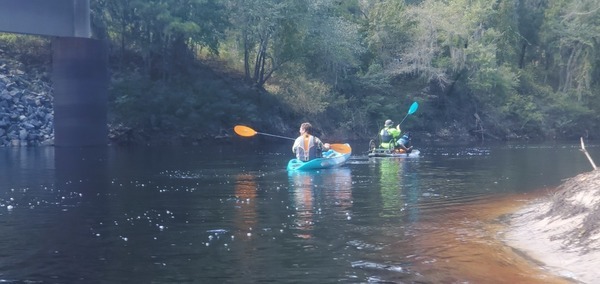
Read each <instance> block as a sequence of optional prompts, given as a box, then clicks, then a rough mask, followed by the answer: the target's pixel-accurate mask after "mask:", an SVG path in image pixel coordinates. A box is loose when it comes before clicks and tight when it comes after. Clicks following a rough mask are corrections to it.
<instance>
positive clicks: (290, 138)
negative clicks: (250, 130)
mask: <svg viewBox="0 0 600 284" xmlns="http://www.w3.org/2000/svg"><path fill="white" fill-rule="evenodd" d="M256 134H260V135H266V136H271V137H277V138H283V139H288V140H292V141H295V140H296V139H294V138H292V137H285V136H279V135H275V134H268V133H262V132H256Z"/></svg>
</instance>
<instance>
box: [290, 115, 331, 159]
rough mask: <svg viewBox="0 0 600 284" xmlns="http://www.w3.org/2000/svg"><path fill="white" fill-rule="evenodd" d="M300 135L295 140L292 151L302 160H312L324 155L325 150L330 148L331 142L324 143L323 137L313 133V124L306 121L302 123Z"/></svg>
mask: <svg viewBox="0 0 600 284" xmlns="http://www.w3.org/2000/svg"><path fill="white" fill-rule="evenodd" d="M299 132H300V136H298V138H296V140H295V141H294V145H293V146H292V152H293V153H294V154H296V158H297V159H298V160H300V161H304V162H306V161H310V160H312V159H315V158H319V157H321V156H322V154H323V151H326V150H329V147H330V145H329V143H325V144H323V142H321V139H319V138H318V137H316V136H314V135H313V134H312V125H311V124H310V123H308V122H304V123H302V124H301V125H300V130H299Z"/></svg>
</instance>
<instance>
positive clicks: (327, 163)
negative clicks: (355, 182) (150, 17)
mask: <svg viewBox="0 0 600 284" xmlns="http://www.w3.org/2000/svg"><path fill="white" fill-rule="evenodd" d="M350 155H352V152H350V153H346V154H342V153H339V152H336V151H334V150H328V151H326V152H323V157H322V158H316V159H312V160H310V161H308V162H303V161H300V160H298V159H291V160H290V161H289V162H288V165H287V170H288V171H310V170H318V169H329V168H335V167H338V166H341V165H343V164H344V163H345V162H346V161H347V160H348V159H350Z"/></svg>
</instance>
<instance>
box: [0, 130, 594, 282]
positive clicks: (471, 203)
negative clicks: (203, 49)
mask: <svg viewBox="0 0 600 284" xmlns="http://www.w3.org/2000/svg"><path fill="white" fill-rule="evenodd" d="M238 142H239V141H238ZM357 144H358V143H357ZM365 144H366V143H365ZM268 146H269V147H267V146H257V145H255V144H253V143H248V144H244V142H239V143H237V142H236V143H232V144H225V145H211V146H194V147H156V148H144V147H137V148H118V147H110V148H52V147H39V148H1V149H0V161H1V163H0V240H1V241H0V280H1V281H2V282H6V283H256V282H269V283H285V282H287V283H365V282H374V283H378V282H385V283H415V282H418V283H565V282H566V281H567V280H564V279H560V278H557V277H553V276H552V275H550V274H549V273H548V272H546V271H545V270H544V269H543V268H541V269H540V268H538V267H536V266H535V265H532V264H534V263H533V262H531V261H529V260H527V258H525V257H523V256H522V255H521V254H519V253H518V252H516V251H513V250H512V249H510V248H509V247H506V246H505V245H504V244H503V243H502V241H501V239H502V238H501V236H502V233H503V230H505V226H503V223H504V222H503V215H505V214H507V213H510V212H512V211H513V210H515V208H518V206H520V205H522V204H524V203H525V202H526V201H527V200H530V199H531V198H533V197H535V196H538V195H543V194H547V192H551V191H552V188H553V187H555V186H557V185H558V184H560V182H561V179H564V178H568V177H572V176H574V175H576V174H578V173H581V172H584V171H589V170H590V164H589V162H588V161H587V159H586V158H585V156H584V155H583V154H581V153H580V151H579V150H578V146H579V145H578V144H577V143H573V144H547V145H499V146H485V145H483V146H474V147H462V146H461V147H439V146H427V147H422V148H420V150H421V156H420V157H418V158H377V159H369V158H367V157H366V155H364V151H365V150H366V145H365V149H363V148H361V146H362V145H356V146H354V155H353V157H352V158H351V160H350V161H349V163H348V164H346V165H345V166H343V167H341V168H337V169H331V170H322V171H317V172H307V173H288V172H286V171H285V166H286V163H287V161H288V160H289V159H290V158H291V153H290V152H289V151H290V149H289V145H277V146H275V145H268ZM588 150H589V151H590V152H591V153H592V154H593V153H595V151H596V150H597V148H596V147H595V146H594V145H590V146H588Z"/></svg>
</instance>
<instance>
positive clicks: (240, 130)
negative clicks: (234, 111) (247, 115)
mask: <svg viewBox="0 0 600 284" xmlns="http://www.w3.org/2000/svg"><path fill="white" fill-rule="evenodd" d="M233 131H235V133H236V134H237V135H239V136H243V137H252V136H254V135H256V133H257V132H256V131H255V130H254V129H252V128H250V127H248V126H243V125H236V126H235V127H234V128H233Z"/></svg>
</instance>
